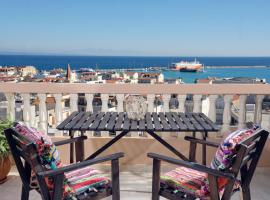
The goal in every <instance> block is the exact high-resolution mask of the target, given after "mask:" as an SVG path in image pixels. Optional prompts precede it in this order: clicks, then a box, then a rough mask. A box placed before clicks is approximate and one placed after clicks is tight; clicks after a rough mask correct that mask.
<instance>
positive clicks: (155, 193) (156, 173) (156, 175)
mask: <svg viewBox="0 0 270 200" xmlns="http://www.w3.org/2000/svg"><path fill="white" fill-rule="evenodd" d="M152 181H153V182H152V200H159V190H160V160H156V159H154V160H153V180H152Z"/></svg>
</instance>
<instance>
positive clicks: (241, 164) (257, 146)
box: [231, 129, 269, 184]
mask: <svg viewBox="0 0 270 200" xmlns="http://www.w3.org/2000/svg"><path fill="white" fill-rule="evenodd" d="M268 135H269V132H267V131H266V130H263V129H260V130H257V131H256V132H255V133H254V134H252V135H251V136H250V137H248V138H246V139H245V140H243V141H242V142H241V143H239V144H238V145H237V146H236V150H237V153H236V156H235V161H234V164H233V166H232V169H231V171H232V172H233V173H235V174H236V175H237V174H238V173H239V170H240V171H241V182H242V183H244V182H245V184H250V181H251V179H252V177H253V174H254V171H255V169H256V167H257V164H258V161H259V159H260V157H261V154H262V151H263V148H264V146H265V143H266V141H267V138H268Z"/></svg>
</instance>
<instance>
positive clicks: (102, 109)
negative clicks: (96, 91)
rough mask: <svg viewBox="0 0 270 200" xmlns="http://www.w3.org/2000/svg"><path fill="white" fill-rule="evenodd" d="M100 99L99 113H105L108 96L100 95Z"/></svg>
mask: <svg viewBox="0 0 270 200" xmlns="http://www.w3.org/2000/svg"><path fill="white" fill-rule="evenodd" d="M100 98H101V102H102V107H101V112H107V111H108V100H109V94H101V95H100Z"/></svg>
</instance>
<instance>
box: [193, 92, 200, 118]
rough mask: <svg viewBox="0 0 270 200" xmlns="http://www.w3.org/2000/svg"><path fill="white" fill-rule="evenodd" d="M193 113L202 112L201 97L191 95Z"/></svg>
mask: <svg viewBox="0 0 270 200" xmlns="http://www.w3.org/2000/svg"><path fill="white" fill-rule="evenodd" d="M193 103H194V104H193V112H195V113H200V112H202V95H198V94H196V95H193Z"/></svg>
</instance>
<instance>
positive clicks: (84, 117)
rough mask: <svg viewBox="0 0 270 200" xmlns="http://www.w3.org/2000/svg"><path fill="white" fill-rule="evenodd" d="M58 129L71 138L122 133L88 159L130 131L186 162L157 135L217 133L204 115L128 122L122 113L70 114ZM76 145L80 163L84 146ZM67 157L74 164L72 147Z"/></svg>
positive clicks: (164, 115) (157, 115) (154, 115)
mask: <svg viewBox="0 0 270 200" xmlns="http://www.w3.org/2000/svg"><path fill="white" fill-rule="evenodd" d="M57 129H59V130H66V131H69V136H70V137H71V138H73V137H74V131H80V132H81V135H82V136H83V135H84V132H85V131H110V132H115V131H121V133H120V134H118V135H116V136H115V137H114V138H112V140H110V141H109V142H108V143H107V144H105V145H104V146H102V147H101V148H100V149H98V150H97V151H96V152H94V153H93V154H92V155H90V156H89V157H88V158H87V159H93V158H95V157H96V156H98V155H99V154H100V153H102V152H103V151H105V150H106V149H107V148H109V147H110V146H111V145H112V144H114V143H115V142H117V141H118V140H119V139H121V138H122V137H124V136H125V135H127V134H128V133H129V132H130V131H145V132H147V133H148V134H150V135H151V136H152V137H153V138H155V139H156V140H157V141H159V142H160V143H161V144H163V145H164V146H165V147H166V148H168V149H169V150H170V151H172V152H173V153H174V154H176V155H177V156H178V157H180V158H181V159H183V160H188V158H187V157H186V156H184V155H183V154H182V153H180V152H179V151H178V150H176V149H175V148H174V147H173V146H171V145H170V144H169V143H167V142H166V141H165V140H163V139H162V138H161V137H160V136H159V135H158V134H157V133H156V132H192V133H193V136H195V133H196V132H202V133H203V138H204V139H206V137H207V135H208V132H210V131H211V132H217V131H218V130H219V128H218V126H217V125H216V124H214V123H213V122H212V121H211V120H210V119H209V118H208V117H207V116H205V115H204V114H203V113H177V112H166V113H155V112H153V113H147V114H146V116H145V118H144V119H142V120H139V121H136V120H130V119H128V117H127V114H126V113H124V112H120V113H117V112H98V113H91V112H73V113H72V114H71V115H70V116H69V117H67V118H66V119H65V120H64V121H63V122H62V123H61V124H59V125H58V126H57ZM77 145H78V146H77V147H76V149H78V150H79V154H80V155H79V154H78V155H76V160H77V161H79V160H82V159H83V158H84V143H83V142H81V143H79V144H77ZM76 152H77V151H76ZM70 155H71V157H70V161H71V162H73V160H74V159H73V156H74V146H73V145H71V147H70ZM77 157H78V158H77ZM205 162H206V146H203V163H205Z"/></svg>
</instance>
